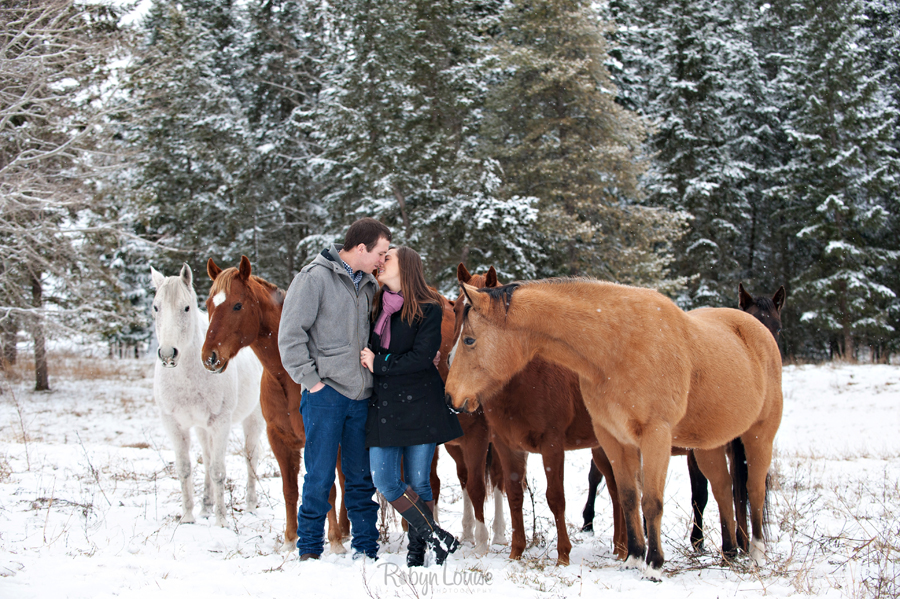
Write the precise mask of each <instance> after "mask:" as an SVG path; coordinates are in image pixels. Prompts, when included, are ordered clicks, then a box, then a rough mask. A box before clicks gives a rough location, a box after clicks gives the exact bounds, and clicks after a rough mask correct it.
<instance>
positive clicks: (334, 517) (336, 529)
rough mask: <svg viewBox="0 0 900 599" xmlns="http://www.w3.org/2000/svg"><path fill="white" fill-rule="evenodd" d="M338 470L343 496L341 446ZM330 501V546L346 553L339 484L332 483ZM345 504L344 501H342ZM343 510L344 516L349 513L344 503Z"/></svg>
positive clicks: (337, 551)
mask: <svg viewBox="0 0 900 599" xmlns="http://www.w3.org/2000/svg"><path fill="white" fill-rule="evenodd" d="M337 472H338V478H339V479H340V483H341V497H343V496H344V495H343V491H344V484H343V483H344V471H343V469H342V468H341V448H340V447H338V452H337ZM328 503H330V504H331V509H330V510H328V516H327V519H328V546H329V547H331V552H332V553H346V552H347V549H346V548H345V547H344V543H343V539H344V530H343V526H342V523H339V522H338V510H337V505H338V503H337V485H334V484H332V485H331V491H329V492H328ZM341 503H342V504H343V503H344V502H343V501H341ZM341 512H342V514H343V515H344V516H346V514H347V509H346V508H345V507H344V506H343V505H342V506H341ZM349 528H350V524H349V520H348V523H347V529H348V530H347V532H348V533H349V532H350V531H349Z"/></svg>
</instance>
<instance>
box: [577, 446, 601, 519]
mask: <svg viewBox="0 0 900 599" xmlns="http://www.w3.org/2000/svg"><path fill="white" fill-rule="evenodd" d="M602 481H603V475H602V474H601V473H600V471H599V470H597V464H595V463H594V461H593V460H591V469H590V471H588V495H587V501H586V502H585V504H584V510H582V512H581V517H582V519H583V520H584V525H583V526H582V527H581V532H594V514H595V512H594V509H595V507H596V503H597V487H599V486H600V483H601V482H602Z"/></svg>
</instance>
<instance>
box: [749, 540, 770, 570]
mask: <svg viewBox="0 0 900 599" xmlns="http://www.w3.org/2000/svg"><path fill="white" fill-rule="evenodd" d="M750 558H751V559H752V560H753V563H755V564H756V565H757V567H760V566H762V565H763V564H765V563H766V546H765V544H764V543H763V542H762V541H757V540H756V539H753V540H752V541H750Z"/></svg>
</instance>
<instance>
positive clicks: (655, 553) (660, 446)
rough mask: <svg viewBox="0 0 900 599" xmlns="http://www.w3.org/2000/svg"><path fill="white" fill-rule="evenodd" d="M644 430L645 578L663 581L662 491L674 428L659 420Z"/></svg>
mask: <svg viewBox="0 0 900 599" xmlns="http://www.w3.org/2000/svg"><path fill="white" fill-rule="evenodd" d="M642 432H643V434H642V436H641V440H640V443H641V450H640V455H639V456H638V459H640V461H641V464H642V472H643V479H642V496H641V510H642V511H643V513H644V519H645V520H646V522H647V568H646V570H644V577H645V578H648V579H650V580H655V581H660V580H662V566H663V562H664V561H665V556H664V555H663V548H662V539H661V538H660V531H661V528H662V513H663V493H664V491H665V487H666V473H667V472H668V469H669V458H670V457H671V455H672V431H671V429H670V428H669V426H668V425H667V424H666V423H665V422H663V421H661V420H657V421H650V422H648V423H647V424H646V425H645V426H644V427H643V431H642Z"/></svg>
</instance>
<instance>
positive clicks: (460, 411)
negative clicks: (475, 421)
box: [444, 393, 469, 414]
mask: <svg viewBox="0 0 900 599" xmlns="http://www.w3.org/2000/svg"><path fill="white" fill-rule="evenodd" d="M444 401H445V402H447V407H448V408H450V411H451V412H453V413H454V414H468V413H469V409H468V405H469V400H466V401H464V402H463V405H461V406H459V407H458V408H457V407H455V406H454V405H453V397H451V396H450V394H449V393H445V394H444Z"/></svg>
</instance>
